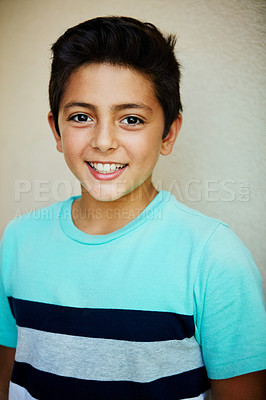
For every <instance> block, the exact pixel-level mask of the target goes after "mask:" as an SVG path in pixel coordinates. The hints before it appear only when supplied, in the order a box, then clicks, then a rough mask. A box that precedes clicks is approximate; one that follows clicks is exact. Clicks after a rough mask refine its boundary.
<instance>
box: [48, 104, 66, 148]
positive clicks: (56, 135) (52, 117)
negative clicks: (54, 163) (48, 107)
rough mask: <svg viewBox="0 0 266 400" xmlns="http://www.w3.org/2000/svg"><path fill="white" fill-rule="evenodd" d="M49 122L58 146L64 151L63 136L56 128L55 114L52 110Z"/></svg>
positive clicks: (49, 114)
mask: <svg viewBox="0 0 266 400" xmlns="http://www.w3.org/2000/svg"><path fill="white" fill-rule="evenodd" d="M48 122H49V125H50V128H51V130H52V132H53V135H54V138H55V141H56V148H57V150H58V151H59V152H60V153H63V146H62V138H61V136H60V135H59V134H58V132H57V130H56V128H55V123H54V116H53V114H52V112H51V111H50V112H49V113H48Z"/></svg>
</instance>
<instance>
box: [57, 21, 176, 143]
mask: <svg viewBox="0 0 266 400" xmlns="http://www.w3.org/2000/svg"><path fill="white" fill-rule="evenodd" d="M175 43H176V38H175V36H174V35H168V36H163V34H162V33H161V32H160V31H159V30H158V29H157V28H156V27H155V26H154V25H153V24H151V23H147V22H141V21H139V20H137V19H134V18H130V17H98V18H94V19H91V20H88V21H85V22H82V23H81V24H79V25H77V26H74V27H72V28H70V29H68V30H67V31H66V32H65V33H64V34H63V35H62V36H60V37H59V39H58V40H57V41H56V42H55V43H54V45H53V46H52V52H53V61H52V69H51V77H50V84H49V100H50V108H51V111H52V114H53V117H54V121H55V127H56V129H57V132H58V133H59V134H60V132H59V126H58V112H59V107H60V101H61V99H62V96H63V94H64V91H65V89H66V86H67V83H68V82H69V79H70V76H71V74H72V73H73V72H74V71H75V70H77V69H78V68H79V67H80V66H82V65H86V64H91V63H110V64H111V65H120V66H127V67H130V68H133V69H135V70H137V71H139V72H141V73H145V74H146V75H148V76H149V78H150V79H151V81H152V83H153V86H154V91H155V95H156V97H157V99H158V101H159V103H160V104H161V106H162V109H163V112H164V119H165V126H164V133H163V134H164V137H165V136H166V135H167V133H168V131H169V128H170V126H171V124H172V122H173V121H174V120H175V119H176V118H177V116H178V114H179V113H180V111H182V104H181V99H180V88H179V84H180V65H179V63H178V61H177V59H176V57H175V54H174V46H175Z"/></svg>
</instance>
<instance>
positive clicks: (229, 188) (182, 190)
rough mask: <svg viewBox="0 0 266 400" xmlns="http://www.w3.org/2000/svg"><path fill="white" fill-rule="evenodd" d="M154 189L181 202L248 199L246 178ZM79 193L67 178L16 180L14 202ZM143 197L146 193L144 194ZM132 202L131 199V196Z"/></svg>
mask: <svg viewBox="0 0 266 400" xmlns="http://www.w3.org/2000/svg"><path fill="white" fill-rule="evenodd" d="M123 185H126V182H125V183H123V182H119V186H117V193H122V192H123ZM154 185H155V187H156V189H157V190H159V191H160V190H167V191H168V192H170V193H171V194H173V195H174V196H176V197H177V198H178V199H179V200H180V201H183V202H195V203H196V202H200V201H204V202H233V201H237V202H246V201H249V200H250V181H249V179H229V178H227V179H204V180H200V179H190V180H188V181H186V182H185V183H182V184H180V183H179V182H178V181H177V180H172V181H170V182H169V181H168V182H167V185H166V184H165V182H164V181H163V179H160V180H157V181H155V182H154ZM79 193H80V183H79V182H78V181H76V182H75V183H73V182H72V181H69V180H67V179H56V180H54V181H51V180H49V179H36V180H33V181H31V180H27V179H17V180H15V188H14V200H15V202H23V203H25V201H27V200H31V201H32V200H33V201H34V202H37V203H38V202H40V203H45V202H49V203H50V202H56V201H62V200H65V199H67V198H69V197H71V196H74V195H78V194H79ZM144 195H145V193H144ZM132 200H134V196H132Z"/></svg>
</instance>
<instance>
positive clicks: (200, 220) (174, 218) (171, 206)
mask: <svg viewBox="0 0 266 400" xmlns="http://www.w3.org/2000/svg"><path fill="white" fill-rule="evenodd" d="M161 195H162V198H163V201H164V207H163V211H162V213H163V214H162V217H163V220H164V221H165V222H166V224H167V226H168V227H169V231H171V230H173V231H174V230H177V231H179V234H180V236H179V237H182V238H186V239H187V238H188V237H189V238H190V239H192V240H193V241H195V242H197V243H201V244H202V245H203V246H204V245H205V244H206V243H207V242H208V241H209V239H210V238H211V237H212V236H213V235H214V234H215V232H216V231H217V230H218V231H220V232H222V233H223V235H225V236H226V235H230V234H231V233H232V231H231V229H230V228H229V226H228V225H227V224H226V223H224V222H223V221H221V220H219V219H216V218H212V217H209V216H207V215H204V214H203V213H201V212H200V211H197V210H194V209H192V208H190V207H188V206H186V205H185V204H183V203H181V202H179V201H178V200H177V199H176V198H175V197H174V196H173V195H171V194H170V193H169V192H166V191H163V192H162V194H161ZM214 236H215V235H214Z"/></svg>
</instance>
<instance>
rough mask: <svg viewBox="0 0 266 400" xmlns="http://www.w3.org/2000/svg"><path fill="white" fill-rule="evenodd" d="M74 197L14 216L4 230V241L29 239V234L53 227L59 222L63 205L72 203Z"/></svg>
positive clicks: (36, 233) (35, 233)
mask: <svg viewBox="0 0 266 400" xmlns="http://www.w3.org/2000/svg"><path fill="white" fill-rule="evenodd" d="M72 199H73V198H70V199H67V200H65V201H61V202H57V203H54V204H52V205H50V206H48V207H43V208H40V209H37V210H34V211H31V212H29V213H26V214H23V215H20V216H18V217H16V218H14V219H13V220H11V221H10V222H9V223H8V225H7V226H6V228H5V230H4V233H3V237H2V242H6V241H9V240H12V239H14V238H19V239H20V241H23V238H25V239H27V238H28V237H29V235H31V236H32V235H38V234H39V233H41V232H44V231H47V230H48V231H49V230H50V229H53V227H54V226H56V225H57V224H58V222H59V218H60V214H61V210H62V207H63V205H65V204H67V203H69V204H71V202H72ZM70 211H71V210H70Z"/></svg>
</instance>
